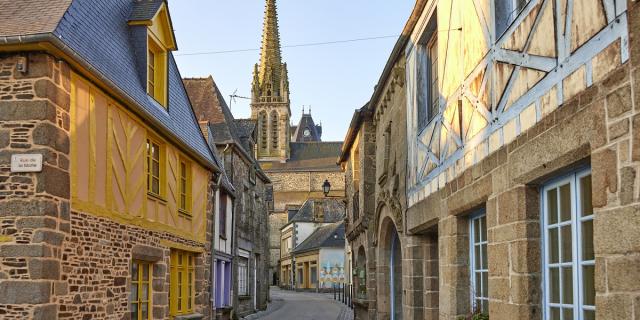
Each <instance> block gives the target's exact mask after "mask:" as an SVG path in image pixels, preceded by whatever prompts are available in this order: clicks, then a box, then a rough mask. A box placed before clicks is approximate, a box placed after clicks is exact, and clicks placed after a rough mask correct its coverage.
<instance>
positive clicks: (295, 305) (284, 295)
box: [244, 287, 353, 320]
mask: <svg viewBox="0 0 640 320" xmlns="http://www.w3.org/2000/svg"><path fill="white" fill-rule="evenodd" d="M244 319H245V320H253V319H261V320H289V319H290V320H301V319H304V320H334V319H337V320H351V319H353V310H351V309H349V308H347V306H345V305H344V304H342V303H339V302H338V301H335V300H333V295H332V294H326V293H311V292H293V291H285V290H280V288H278V287H271V303H270V304H269V307H268V308H267V310H265V311H262V312H259V313H256V314H253V315H251V316H248V317H246V318H244Z"/></svg>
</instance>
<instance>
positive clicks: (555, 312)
mask: <svg viewBox="0 0 640 320" xmlns="http://www.w3.org/2000/svg"><path fill="white" fill-rule="evenodd" d="M550 315H551V320H560V308H551V314H550Z"/></svg>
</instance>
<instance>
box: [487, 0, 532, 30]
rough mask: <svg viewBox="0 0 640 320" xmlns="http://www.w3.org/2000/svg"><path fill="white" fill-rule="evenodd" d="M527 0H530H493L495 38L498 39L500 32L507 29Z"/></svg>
mask: <svg viewBox="0 0 640 320" xmlns="http://www.w3.org/2000/svg"><path fill="white" fill-rule="evenodd" d="M529 1H531V0H501V1H496V2H495V11H496V14H495V21H494V22H495V28H496V39H500V37H501V36H502V34H503V33H504V32H505V31H507V29H508V28H509V26H510V25H511V24H512V23H513V21H515V20H516V18H517V17H518V15H520V11H522V9H524V7H525V6H526V5H527V3H529Z"/></svg>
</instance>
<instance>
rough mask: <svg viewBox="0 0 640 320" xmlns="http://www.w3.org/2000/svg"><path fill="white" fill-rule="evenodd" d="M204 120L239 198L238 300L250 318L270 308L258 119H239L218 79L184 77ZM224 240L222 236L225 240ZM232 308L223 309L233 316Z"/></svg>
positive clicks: (239, 311) (238, 310) (240, 312)
mask: <svg viewBox="0 0 640 320" xmlns="http://www.w3.org/2000/svg"><path fill="white" fill-rule="evenodd" d="M184 85H185V87H186V89H187V92H188V94H189V99H190V100H191V102H192V103H193V105H194V110H195V114H196V117H197V118H198V121H201V122H205V123H207V124H208V127H209V128H210V130H209V131H210V132H211V143H212V144H213V145H214V146H215V148H216V149H217V152H218V154H219V155H220V158H221V160H222V163H223V164H224V169H225V171H226V177H227V178H228V179H229V182H230V183H231V184H232V187H233V189H234V190H235V194H234V201H233V215H232V216H233V218H234V220H233V222H232V229H233V232H232V233H233V234H232V238H233V239H232V246H233V249H232V251H233V262H232V268H233V276H232V279H233V281H232V288H233V290H232V291H233V294H232V304H231V306H232V307H233V311H234V314H235V315H237V316H246V315H248V314H251V313H254V312H256V311H257V310H261V309H265V308H266V307H267V301H268V296H269V281H268V280H267V279H269V277H268V255H269V251H268V246H267V243H268V235H269V225H268V223H267V216H268V210H269V204H268V198H267V196H268V192H269V191H268V189H267V186H268V185H269V183H270V180H269V179H268V178H267V176H266V175H265V174H264V172H263V171H262V169H261V168H260V166H259V164H258V162H257V161H256V159H255V158H254V150H255V144H256V141H255V122H254V121H252V120H248V119H242V120H236V119H234V117H233V115H232V114H231V110H230V109H229V107H228V106H227V104H226V102H225V101H224V98H223V97H222V94H221V93H220V91H219V89H218V87H217V85H216V84H215V82H214V80H213V78H212V77H208V78H198V79H184ZM220 240H222V239H220ZM230 311H231V310H226V309H225V310H221V314H220V316H221V317H223V318H224V317H229V316H230Z"/></svg>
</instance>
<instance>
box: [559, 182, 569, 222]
mask: <svg viewBox="0 0 640 320" xmlns="http://www.w3.org/2000/svg"><path fill="white" fill-rule="evenodd" d="M569 220H571V186H570V185H569V184H565V185H563V186H562V187H560V221H569Z"/></svg>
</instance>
